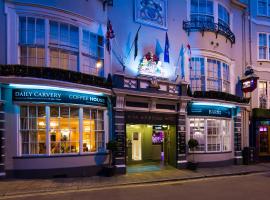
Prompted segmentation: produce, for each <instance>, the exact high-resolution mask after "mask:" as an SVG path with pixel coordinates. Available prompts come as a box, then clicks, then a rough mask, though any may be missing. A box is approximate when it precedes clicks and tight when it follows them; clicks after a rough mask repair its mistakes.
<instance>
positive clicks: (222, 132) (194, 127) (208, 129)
mask: <svg viewBox="0 0 270 200" xmlns="http://www.w3.org/2000/svg"><path fill="white" fill-rule="evenodd" d="M230 124H231V122H230V121H229V120H220V119H206V118H190V138H193V139H196V140H197V141H198V143H199V146H198V147H197V148H196V149H195V151H196V152H226V151H230V150H231V129H230Z"/></svg>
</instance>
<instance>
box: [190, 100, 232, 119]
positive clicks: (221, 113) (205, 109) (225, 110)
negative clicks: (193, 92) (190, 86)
mask: <svg viewBox="0 0 270 200" xmlns="http://www.w3.org/2000/svg"><path fill="white" fill-rule="evenodd" d="M234 110H235V109H234V108H230V107H224V106H216V105H203V104H202V105H199V104H198V105H196V104H193V103H190V104H188V109H187V112H188V115H191V116H213V117H226V118H231V117H232V115H233V114H234Z"/></svg>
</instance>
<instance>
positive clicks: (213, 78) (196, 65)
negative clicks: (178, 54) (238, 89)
mask: <svg viewBox="0 0 270 200" xmlns="http://www.w3.org/2000/svg"><path fill="white" fill-rule="evenodd" d="M205 59H207V62H206V66H205ZM205 68H206V69H207V77H206V76H205V72H204V71H205ZM221 71H222V73H221ZM206 81H207V87H206V85H205V82H206ZM190 85H191V89H192V92H194V91H205V90H212V91H223V92H227V93H230V87H231V85H230V68H229V65H228V64H227V63H225V62H222V61H219V60H215V59H209V58H201V57H193V58H191V62H190Z"/></svg>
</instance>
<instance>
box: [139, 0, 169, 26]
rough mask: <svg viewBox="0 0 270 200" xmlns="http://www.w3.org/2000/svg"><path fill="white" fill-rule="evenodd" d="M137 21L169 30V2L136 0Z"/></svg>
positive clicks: (163, 0)
mask: <svg viewBox="0 0 270 200" xmlns="http://www.w3.org/2000/svg"><path fill="white" fill-rule="evenodd" d="M134 7H135V21H136V22H139V23H143V24H147V25H151V26H155V27H158V28H163V29H167V0H135V6H134Z"/></svg>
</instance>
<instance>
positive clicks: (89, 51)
mask: <svg viewBox="0 0 270 200" xmlns="http://www.w3.org/2000/svg"><path fill="white" fill-rule="evenodd" d="M82 53H83V64H82V65H83V72H84V73H87V74H94V75H101V76H103V75H102V73H103V63H104V38H103V37H102V36H100V35H96V34H93V33H91V32H89V31H87V30H83V40H82ZM97 63H99V64H97Z"/></svg>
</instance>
